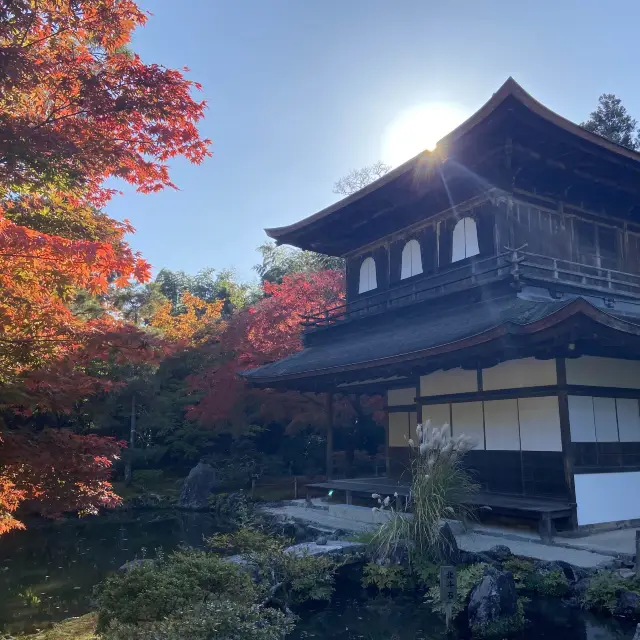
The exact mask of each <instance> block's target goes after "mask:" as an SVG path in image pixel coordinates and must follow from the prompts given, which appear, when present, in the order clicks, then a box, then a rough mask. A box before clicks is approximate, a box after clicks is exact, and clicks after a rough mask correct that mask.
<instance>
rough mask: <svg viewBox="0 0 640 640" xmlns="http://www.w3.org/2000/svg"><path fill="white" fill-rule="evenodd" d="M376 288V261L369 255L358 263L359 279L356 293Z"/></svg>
mask: <svg viewBox="0 0 640 640" xmlns="http://www.w3.org/2000/svg"><path fill="white" fill-rule="evenodd" d="M377 288H378V280H377V278H376V261H375V260H374V259H373V258H372V257H371V256H369V257H368V258H365V259H364V260H363V261H362V264H361V265H360V281H359V284H358V293H367V291H373V290H374V289H377Z"/></svg>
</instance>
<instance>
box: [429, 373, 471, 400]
mask: <svg viewBox="0 0 640 640" xmlns="http://www.w3.org/2000/svg"><path fill="white" fill-rule="evenodd" d="M477 390H478V373H477V371H475V370H468V369H449V370H448V371H434V372H433V373H430V374H429V375H428V376H422V377H421V378H420V395H421V396H443V395H448V394H450V393H468V392H471V391H477Z"/></svg>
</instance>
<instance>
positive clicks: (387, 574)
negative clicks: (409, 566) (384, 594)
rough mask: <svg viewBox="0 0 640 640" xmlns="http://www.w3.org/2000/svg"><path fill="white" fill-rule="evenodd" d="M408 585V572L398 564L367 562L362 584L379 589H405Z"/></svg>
mask: <svg viewBox="0 0 640 640" xmlns="http://www.w3.org/2000/svg"><path fill="white" fill-rule="evenodd" d="M406 585H407V572H406V571H405V570H404V569H403V567H401V566H399V565H397V564H389V565H380V564H376V563H375V562H370V563H368V564H366V565H365V566H364V568H363V570H362V586H363V587H375V588H376V589H378V590H379V591H385V590H392V589H403V588H404V587H405V586H406Z"/></svg>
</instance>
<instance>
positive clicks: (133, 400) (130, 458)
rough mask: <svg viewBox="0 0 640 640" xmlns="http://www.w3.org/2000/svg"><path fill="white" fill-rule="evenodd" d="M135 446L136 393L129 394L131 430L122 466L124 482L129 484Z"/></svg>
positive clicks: (131, 477) (126, 484) (131, 476)
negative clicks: (124, 462)
mask: <svg viewBox="0 0 640 640" xmlns="http://www.w3.org/2000/svg"><path fill="white" fill-rule="evenodd" d="M135 446H136V394H135V393H134V394H132V395H131V432H130V434H129V452H128V455H127V462H126V464H125V467H124V484H125V486H127V487H128V486H130V485H131V481H132V480H133V469H132V464H133V450H134V449H135Z"/></svg>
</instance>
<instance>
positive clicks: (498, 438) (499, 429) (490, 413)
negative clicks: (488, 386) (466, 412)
mask: <svg viewBox="0 0 640 640" xmlns="http://www.w3.org/2000/svg"><path fill="white" fill-rule="evenodd" d="M484 424H485V433H486V438H487V449H494V450H508V451H513V450H516V451H517V450H518V449H520V434H519V429H518V402H517V400H489V401H487V402H485V403H484Z"/></svg>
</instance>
